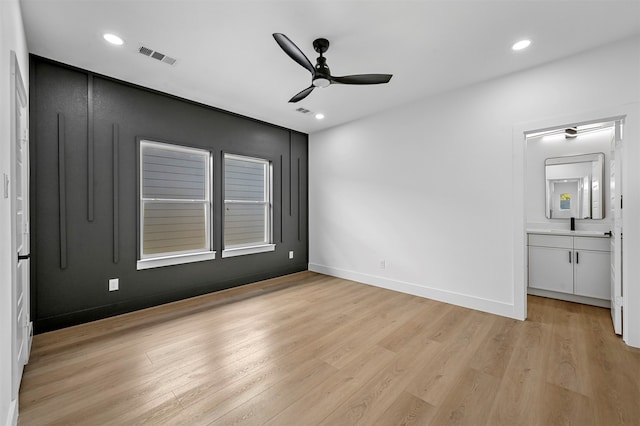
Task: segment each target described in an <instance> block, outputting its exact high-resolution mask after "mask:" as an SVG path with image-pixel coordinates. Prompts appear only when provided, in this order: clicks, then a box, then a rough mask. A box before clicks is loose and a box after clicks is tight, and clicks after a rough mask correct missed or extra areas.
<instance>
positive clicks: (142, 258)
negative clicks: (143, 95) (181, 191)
mask: <svg viewBox="0 0 640 426" xmlns="http://www.w3.org/2000/svg"><path fill="white" fill-rule="evenodd" d="M145 146H150V147H154V148H159V149H165V150H169V151H178V152H186V153H190V154H193V153H197V154H200V155H203V156H206V157H207V160H206V161H205V165H206V170H205V178H204V180H205V191H204V193H205V199H204V200H200V199H177V198H176V199H170V198H145V197H144V164H143V163H144V155H143V148H144V147H145ZM137 153H138V209H137V210H138V227H139V229H138V254H137V256H138V259H137V262H136V269H137V270H143V269H150V268H158V267H162V266H170V265H179V264H184V263H191V262H201V261H205V260H213V259H215V257H216V251H215V250H214V247H213V153H212V152H211V151H209V150H207V149H204V148H199V147H191V146H186V145H180V144H177V143H173V142H164V141H163V142H160V141H157V140H151V139H146V138H143V139H139V141H138V144H137ZM154 203H155V204H159V203H175V204H183V203H188V204H203V205H204V208H205V246H206V248H205V249H204V250H201V249H196V250H184V251H174V252H165V253H159V254H151V255H149V254H147V255H145V254H144V212H145V208H144V206H145V204H154Z"/></svg>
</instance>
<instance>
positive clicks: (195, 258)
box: [136, 251, 216, 271]
mask: <svg viewBox="0 0 640 426" xmlns="http://www.w3.org/2000/svg"><path fill="white" fill-rule="evenodd" d="M215 258H216V252H215V251H208V252H204V253H189V254H179V255H175V256H165V257H154V258H151V259H142V260H138V262H137V264H136V269H137V270H138V271H140V270H142V269H151V268H160V267H162V266H171V265H181V264H183V263H192V262H202V261H203V260H213V259H215Z"/></svg>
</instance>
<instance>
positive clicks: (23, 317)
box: [10, 52, 32, 399]
mask: <svg viewBox="0 0 640 426" xmlns="http://www.w3.org/2000/svg"><path fill="white" fill-rule="evenodd" d="M11 53H12V54H11V162H12V167H11V176H10V193H11V206H12V224H11V225H12V229H11V230H12V238H11V240H12V241H11V247H12V260H13V266H12V268H11V269H12V270H11V272H12V275H11V290H12V291H11V293H12V308H13V310H12V321H11V322H12V324H11V326H12V346H13V348H12V368H11V370H12V379H13V380H12V382H13V386H12V399H15V398H17V396H18V390H19V388H20V381H21V379H22V371H23V368H24V365H25V364H26V363H27V361H28V359H29V350H30V345H31V336H32V328H31V318H30V300H29V292H30V289H29V142H28V126H27V113H28V111H27V96H26V91H25V88H24V83H23V80H22V76H21V75H20V69H19V67H18V63H17V59H16V56H15V53H14V52H11Z"/></svg>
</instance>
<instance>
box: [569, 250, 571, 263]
mask: <svg viewBox="0 0 640 426" xmlns="http://www.w3.org/2000/svg"><path fill="white" fill-rule="evenodd" d="M569 263H571V252H569Z"/></svg>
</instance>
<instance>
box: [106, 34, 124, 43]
mask: <svg viewBox="0 0 640 426" xmlns="http://www.w3.org/2000/svg"><path fill="white" fill-rule="evenodd" d="M102 38H104V39H105V40H107V41H108V42H109V43H111V44H115V45H116V46H122V45H123V44H124V40H123V39H122V38H121V37H118V36H117V35H115V34H111V33H105V34H103V35H102Z"/></svg>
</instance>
